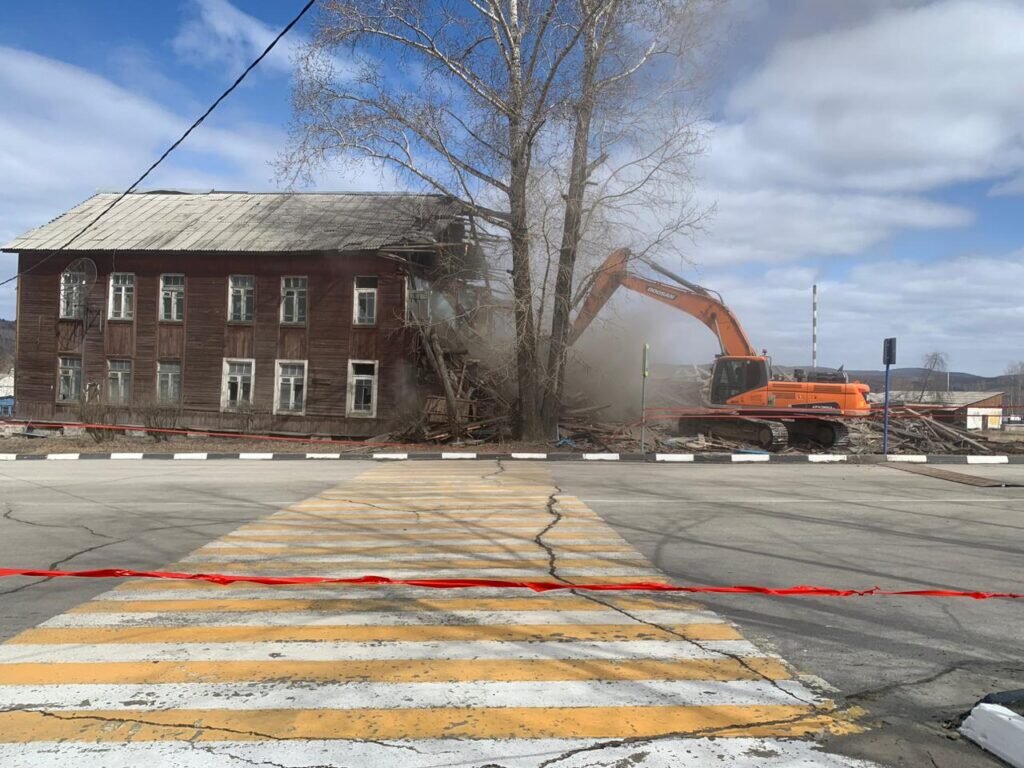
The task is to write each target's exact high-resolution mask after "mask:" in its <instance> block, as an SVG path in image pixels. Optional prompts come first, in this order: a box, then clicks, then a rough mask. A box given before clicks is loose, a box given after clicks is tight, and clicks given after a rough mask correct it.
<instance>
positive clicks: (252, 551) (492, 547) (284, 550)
mask: <svg viewBox="0 0 1024 768" xmlns="http://www.w3.org/2000/svg"><path fill="white" fill-rule="evenodd" d="M221 541H223V539H221ZM538 551H539V549H538V547H537V545H536V544H534V543H532V542H531V543H529V544H525V543H524V544H506V545H504V546H502V545H499V544H479V545H476V546H454V545H451V544H432V545H426V544H423V545H420V546H418V547H388V546H377V547H375V546H369V547H306V546H293V545H290V544H279V545H277V546H266V547H260V546H237V547H211V546H205V547H200V548H199V549H197V550H196V551H195V553H194V554H197V555H199V554H202V555H218V554H219V555H284V554H288V555H364V556H370V555H426V554H441V553H444V554H454V555H489V554H500V553H503V552H531V553H534V554H536V553H537V552H538ZM558 552H559V553H560V554H566V553H572V554H584V553H587V552H598V553H603V552H607V553H609V554H612V553H614V554H622V555H636V556H637V557H641V555H640V553H638V552H637V551H636V550H635V549H633V548H632V547H630V546H617V545H614V544H607V545H605V544H560V545H558Z"/></svg>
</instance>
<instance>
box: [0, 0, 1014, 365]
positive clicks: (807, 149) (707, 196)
mask: <svg viewBox="0 0 1024 768" xmlns="http://www.w3.org/2000/svg"><path fill="white" fill-rule="evenodd" d="M300 6H301V3H300V2H298V1H297V0H296V2H291V0H289V1H287V2H286V1H285V0H275V1H270V0H236V2H234V3H233V4H232V3H230V2H228V1H227V0H179V1H177V2H160V3H149V2H147V3H129V2H123V1H116V0H89V2H69V1H66V0H50V1H49V2H46V3H39V2H27V1H22V0H7V2H5V3H4V24H3V25H2V26H0V99H2V103H4V105H5V107H4V109H3V111H2V113H0V240H3V241H6V240H8V239H10V238H11V237H12V236H14V235H16V234H18V233H19V232H21V231H23V230H26V229H28V228H31V227H33V226H36V225H38V224H40V223H42V222H44V221H46V220H48V219H49V218H52V217H53V216H55V215H57V214H59V213H60V212H62V211H63V210H66V209H67V208H68V207H70V206H71V205H74V204H75V203H76V202H78V201H80V200H82V199H84V198H85V197H87V196H88V195H90V194H91V193H92V192H93V191H95V190H96V189H115V188H120V187H123V186H125V185H126V184H128V183H129V182H130V181H132V180H133V179H134V178H135V177H136V176H137V175H138V174H139V173H140V172H141V170H142V169H143V168H145V167H146V166H147V165H148V164H149V163H150V162H151V161H152V159H154V158H155V157H156V156H157V155H158V154H159V152H160V151H161V150H162V149H163V148H164V147H165V146H166V145H167V144H169V143H170V141H172V140H173V139H174V138H175V137H176V135H177V134H178V133H179V132H180V131H181V130H182V128H183V127H184V126H185V125H187V123H188V122H189V121H190V120H191V119H193V118H194V117H195V116H196V115H197V114H198V113H199V112H200V111H201V110H202V109H204V108H205V107H206V105H207V104H208V103H209V102H210V101H211V100H212V98H214V97H215V96H216V95H217V94H218V93H219V92H220V91H221V90H222V89H223V88H224V87H225V85H227V84H228V83H229V82H230V81H231V80H232V79H233V78H234V77H235V75H236V74H237V73H238V72H239V71H240V70H241V68H242V67H244V65H245V64H246V63H247V61H248V60H249V59H251V58H252V57H253V56H254V55H255V54H256V53H257V52H258V51H259V50H261V49H262V47H263V46H264V45H265V44H266V42H267V41H268V40H269V38H270V36H271V35H273V34H274V32H275V31H276V30H277V29H278V28H280V27H281V26H283V24H284V23H285V22H286V21H287V20H288V19H289V18H290V17H291V16H292V15H293V14H294V13H295V12H297V10H298V8H299V7H300ZM720 20H721V22H722V23H721V24H720V25H719V27H720V30H719V31H718V36H719V39H720V44H719V45H718V47H717V48H716V50H715V53H714V57H713V59H712V65H711V66H710V67H709V81H710V93H709V99H708V103H709V105H710V106H709V113H708V115H707V118H708V127H709V129H710V137H711V138H710V140H709V143H708V149H709V151H708V153H707V155H706V156H705V157H703V158H702V159H701V160H700V161H699V163H698V166H697V169H696V170H697V174H698V186H697V194H698V197H699V199H700V201H701V202H702V203H706V204H708V205H710V204H714V205H715V206H716V213H715V216H714V217H713V218H712V219H711V220H710V221H709V223H708V226H707V231H706V232H704V233H702V234H700V235H699V236H698V237H697V238H696V239H695V241H694V242H693V243H692V244H691V243H686V246H685V253H684V254H683V256H684V258H685V259H686V260H687V261H688V263H687V264H685V265H682V266H681V265H680V264H678V263H677V264H673V265H671V266H672V267H673V268H677V269H684V270H686V273H687V274H688V275H689V276H690V277H692V278H694V279H696V280H698V281H699V282H702V283H704V284H706V285H708V286H710V287H713V288H716V289H717V290H719V291H720V292H721V293H722V294H723V295H724V296H725V297H726V299H727V301H728V302H729V303H730V305H731V306H732V307H733V308H734V310H735V311H736V313H737V314H738V315H739V316H740V318H741V320H742V321H743V322H744V325H745V326H746V327H747V331H748V334H749V335H750V336H751V338H752V339H753V341H754V343H755V344H757V345H758V346H762V347H766V348H768V349H769V351H770V352H771V353H772V354H773V356H774V357H775V359H776V360H779V361H780V362H785V363H792V364H803V363H806V362H808V359H809V337H810V329H809V317H810V306H809V305H810V286H811V284H812V283H813V282H815V281H817V282H818V283H819V286H820V287H819V293H820V297H821V323H822V325H821V331H820V337H821V361H822V362H823V363H824V364H827V365H839V364H841V363H845V364H846V365H847V366H848V367H855V368H860V367H877V364H878V358H879V357H880V347H881V339H882V338H883V337H884V336H887V335H898V336H899V337H900V340H901V341H900V351H901V360H900V363H901V364H906V365H916V364H918V363H919V362H920V358H921V357H922V356H923V355H924V354H925V353H926V352H929V351H932V350H942V351H945V352H947V353H948V354H949V356H950V358H951V361H952V364H953V367H954V368H955V369H957V370H968V371H972V372H976V373H983V374H997V373H1001V372H1002V370H1003V368H1004V367H1005V366H1006V364H1007V363H1009V362H1011V361H1013V360H1018V359H1024V307H1022V305H1021V302H1020V300H1019V298H1018V295H1019V293H1020V286H1022V285H1024V227H1022V226H1021V222H1022V221H1024V216H1022V215H1021V213H1022V203H1024V80H1022V79H1021V77H1020V73H1021V72H1022V71H1024V3H1021V2H1019V1H1017V0H941V1H940V2H923V1H918V0H860V1H859V2H857V3H849V2H845V0H832V1H831V2H829V1H828V0H733V2H731V3H730V4H728V5H726V6H725V8H724V10H723V11H722V16H721V18H720ZM308 31H309V23H308V22H305V23H304V24H303V25H302V26H300V27H299V28H297V29H296V30H295V32H294V33H293V35H292V36H291V37H290V38H289V39H288V41H289V45H288V46H285V47H284V48H283V49H282V50H281V51H280V53H278V54H277V55H275V56H274V57H273V58H271V59H268V60H267V61H266V62H264V64H263V65H262V66H261V67H260V68H259V69H258V70H257V71H256V72H254V73H253V76H251V78H250V79H249V80H248V81H247V82H246V83H245V85H244V87H243V88H241V89H240V90H239V91H238V92H236V93H235V94H234V95H233V96H232V97H231V99H230V100H229V101H228V102H226V103H225V104H224V105H223V106H222V107H221V108H220V109H219V110H218V111H217V112H216V113H215V114H214V116H213V117H212V118H211V120H210V121H208V122H207V124H205V125H204V126H203V127H202V128H201V129H200V131H199V132H197V134H195V135H194V137H193V138H192V139H190V141H189V142H188V144H186V145H185V147H183V151H180V152H178V153H176V154H175V155H174V156H173V157H172V160H171V161H170V162H169V163H168V164H167V165H166V167H162V168H161V169H160V170H159V171H158V173H157V174H156V175H155V176H154V177H152V184H150V185H148V186H150V187H185V188H193V189H210V188H219V189H250V190H256V189H274V188H276V186H277V184H276V182H275V180H274V174H273V170H272V168H271V166H270V163H271V162H272V161H273V160H274V158H275V157H276V155H277V153H278V152H280V151H281V150H282V149H283V148H284V146H285V142H286V138H287V124H288V120H289V116H290V104H289V97H290V85H291V61H290V54H291V53H292V52H293V51H294V46H295V45H298V44H301V42H302V40H303V38H304V35H306V34H308ZM318 185H319V186H320V187H321V188H325V189H328V188H329V189H371V188H379V187H381V186H385V187H387V186H389V182H387V181H385V180H384V179H382V177H381V175H380V174H379V173H376V172H374V171H372V170H370V169H367V170H366V171H362V172H359V173H357V174H355V175H353V174H352V173H351V172H350V173H349V175H343V174H340V173H338V174H333V175H331V174H328V175H325V176H324V177H323V178H321V179H320V180H319V181H318ZM0 271H2V272H3V273H4V274H5V275H6V274H10V273H13V271H14V263H13V259H12V258H11V257H9V256H6V255H5V256H0ZM614 309H615V312H613V313H612V322H613V323H615V322H618V323H619V324H620V325H621V326H622V327H623V328H626V329H637V332H638V333H641V334H643V335H644V336H645V338H646V340H649V341H651V342H652V343H653V344H654V345H655V359H656V360H660V361H666V362H667V361H682V360H693V361H702V360H706V359H707V358H708V357H709V356H710V355H711V354H713V352H714V351H715V350H714V344H713V340H711V339H710V338H708V336H707V334H706V332H704V331H703V330H702V329H700V328H699V327H698V326H697V325H696V324H695V323H691V322H690V321H689V320H688V319H686V318H679V317H677V316H676V315H674V314H672V312H671V310H667V309H660V308H655V307H651V306H647V305H645V304H644V303H643V302H642V301H641V300H639V299H633V300H630V299H629V298H626V297H622V298H620V299H617V300H616V306H615V307H614ZM13 314H14V294H13V291H11V290H9V289H8V288H0V316H3V317H11V316H12V315H13ZM680 331H685V333H681V332H680Z"/></svg>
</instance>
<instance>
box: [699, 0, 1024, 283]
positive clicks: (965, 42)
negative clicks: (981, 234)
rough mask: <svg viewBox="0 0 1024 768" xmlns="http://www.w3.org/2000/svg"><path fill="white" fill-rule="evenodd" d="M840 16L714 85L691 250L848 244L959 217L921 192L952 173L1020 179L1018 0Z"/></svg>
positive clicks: (720, 256)
mask: <svg viewBox="0 0 1024 768" xmlns="http://www.w3.org/2000/svg"><path fill="white" fill-rule="evenodd" d="M861 10H862V11H863V8H862V9H861ZM825 15H827V14H825ZM844 23H845V26H843V25H839V26H837V25H835V24H833V25H831V26H829V28H828V29H827V30H826V31H818V32H816V33H811V34H808V35H807V36H804V37H801V38H798V39H791V40H788V41H783V42H781V43H780V44H779V45H778V46H777V47H776V48H775V50H774V51H772V53H771V54H770V55H769V56H768V57H767V59H766V60H765V61H764V63H763V64H762V65H761V66H760V67H759V68H758V69H757V70H756V71H755V72H754V73H753V74H751V75H749V76H748V77H746V78H745V79H744V80H742V81H741V82H739V83H736V84H735V85H734V86H733V87H732V88H731V90H729V92H728V93H727V94H726V96H725V99H724V102H725V105H726V106H725V109H724V113H723V116H722V117H721V119H720V120H719V121H718V123H717V125H716V126H715V127H714V131H713V133H712V136H711V139H710V142H709V146H710V151H709V153H708V155H707V156H705V157H704V158H702V159H701V160H700V162H699V164H698V170H699V172H700V183H699V197H700V199H701V200H702V201H704V202H705V203H715V204H716V206H717V216H716V218H715V219H714V220H713V221H712V222H711V223H710V224H709V227H708V233H707V235H705V236H702V237H701V238H700V239H699V240H698V250H697V252H696V254H695V259H696V260H697V261H699V262H701V263H704V264H707V265H709V266H713V265H715V264H724V263H739V262H749V261H760V262H765V263H777V262H783V261H796V260H799V259H804V258H818V257H829V256H840V257H842V256H854V255H857V254H860V253H863V252H864V251H865V250H867V249H870V248H871V247H873V246H876V245H878V244H880V243H882V242H884V241H885V240H886V239H887V238H889V237H890V236H891V235H893V234H895V233H898V232H900V231H903V230H907V229H943V228H949V227H962V226H967V225H969V224H970V223H971V222H972V221H973V218H974V217H973V213H972V212H971V211H968V210H965V209H963V208H960V207H957V206H953V205H948V204H944V203H939V202H936V201H934V200H930V199H929V198H928V197H927V195H928V194H929V193H931V192H935V191H939V190H942V189H943V188H945V187H947V186H949V185H951V184H955V183H960V182H968V181H977V180H992V181H993V183H995V184H996V186H995V187H994V188H993V190H992V193H993V194H1019V193H1021V192H1024V181H1022V179H1024V174H1021V171H1022V170H1024V99H1022V98H1021V95H1020V85H1019V76H1018V73H1019V72H1021V71H1024V4H1021V3H1019V2H1011V1H1010V0H945V1H944V2H936V3H932V4H928V5H923V6H917V5H907V4H898V5H897V6H896V7H890V8H886V9H882V10H879V9H878V6H877V4H875V6H873V7H872V9H871V12H870V13H861V14H860V15H859V16H856V17H855V18H853V19H848V20H845V22H844ZM1014 174H1020V175H1018V176H1017V178H1016V179H1015V180H1012V181H1001V180H1002V179H1005V178H1006V177H1009V176H1012V175H1014Z"/></svg>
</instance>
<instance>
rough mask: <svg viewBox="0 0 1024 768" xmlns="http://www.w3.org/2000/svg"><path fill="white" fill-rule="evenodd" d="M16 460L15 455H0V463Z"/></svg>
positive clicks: (16, 455)
mask: <svg viewBox="0 0 1024 768" xmlns="http://www.w3.org/2000/svg"><path fill="white" fill-rule="evenodd" d="M17 458H18V454H16V453H0V461H14V460H15V459H17Z"/></svg>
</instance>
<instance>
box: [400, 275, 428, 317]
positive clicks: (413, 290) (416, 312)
mask: <svg viewBox="0 0 1024 768" xmlns="http://www.w3.org/2000/svg"><path fill="white" fill-rule="evenodd" d="M405 321H406V322H407V323H416V324H423V325H428V324H429V323H430V289H429V288H427V283H426V282H425V281H423V280H418V279H416V278H415V277H407V278H406V279H405Z"/></svg>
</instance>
